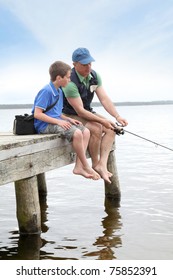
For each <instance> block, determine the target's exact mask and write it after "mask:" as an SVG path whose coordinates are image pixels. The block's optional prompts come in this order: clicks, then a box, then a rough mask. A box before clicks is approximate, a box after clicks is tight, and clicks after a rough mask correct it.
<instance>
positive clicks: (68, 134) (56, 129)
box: [40, 124, 85, 142]
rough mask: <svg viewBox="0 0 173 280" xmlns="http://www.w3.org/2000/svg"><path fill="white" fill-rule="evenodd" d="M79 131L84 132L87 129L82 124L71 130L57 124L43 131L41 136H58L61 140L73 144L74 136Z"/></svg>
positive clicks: (74, 126)
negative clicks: (63, 139)
mask: <svg viewBox="0 0 173 280" xmlns="http://www.w3.org/2000/svg"><path fill="white" fill-rule="evenodd" d="M77 129H80V130H81V131H84V129H85V127H84V126H83V125H82V124H79V125H72V126H71V127H70V128H69V129H64V128H63V127H61V126H59V125H56V124H48V125H47V127H46V129H45V130H43V131H41V132H40V134H58V135H59V136H60V137H61V138H65V139H67V140H68V141H69V142H71V141H72V139H73V134H74V132H75V131H76V130H77Z"/></svg>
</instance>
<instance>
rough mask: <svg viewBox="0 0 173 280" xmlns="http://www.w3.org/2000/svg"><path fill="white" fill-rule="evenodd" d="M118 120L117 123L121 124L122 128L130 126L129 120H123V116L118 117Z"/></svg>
mask: <svg viewBox="0 0 173 280" xmlns="http://www.w3.org/2000/svg"><path fill="white" fill-rule="evenodd" d="M116 120H117V122H118V123H120V124H121V125H122V126H126V125H128V122H127V120H126V119H124V118H122V117H121V116H118V117H117V118H116Z"/></svg>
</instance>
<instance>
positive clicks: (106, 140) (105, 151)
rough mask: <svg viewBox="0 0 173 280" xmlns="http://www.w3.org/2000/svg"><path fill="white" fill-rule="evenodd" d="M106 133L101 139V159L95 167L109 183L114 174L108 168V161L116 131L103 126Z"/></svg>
mask: <svg viewBox="0 0 173 280" xmlns="http://www.w3.org/2000/svg"><path fill="white" fill-rule="evenodd" d="M103 132H104V135H103V137H102V140H101V148H100V160H99V162H98V164H97V165H96V166H95V167H94V169H95V170H96V171H97V172H98V173H99V174H100V176H101V177H102V178H103V179H104V180H105V181H107V182H108V183H111V181H110V179H109V177H111V176H112V174H111V173H110V172H109V171H108V170H107V161H108V156H109V153H110V150H111V147H112V144H113V142H114V139H115V132H114V131H112V130H110V129H106V128H103Z"/></svg>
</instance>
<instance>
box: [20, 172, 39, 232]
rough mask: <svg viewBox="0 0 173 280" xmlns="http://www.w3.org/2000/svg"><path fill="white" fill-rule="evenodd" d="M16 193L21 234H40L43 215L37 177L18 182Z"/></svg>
mask: <svg viewBox="0 0 173 280" xmlns="http://www.w3.org/2000/svg"><path fill="white" fill-rule="evenodd" d="M15 192H16V208H17V209H16V212H17V219H18V224H19V232H20V234H21V235H22V234H23V235H24V234H40V232H41V214H40V204H39V196H38V185H37V177H36V176H33V177H30V178H26V179H23V180H19V181H16V182H15Z"/></svg>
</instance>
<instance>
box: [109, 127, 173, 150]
mask: <svg viewBox="0 0 173 280" xmlns="http://www.w3.org/2000/svg"><path fill="white" fill-rule="evenodd" d="M116 125H117V127H115V128H114V131H115V133H116V134H117V135H123V134H124V133H125V132H127V133H129V134H131V135H133V136H136V137H138V138H141V139H143V140H145V141H148V142H150V143H152V144H155V145H156V146H160V147H162V148H165V149H167V150H169V151H173V149H171V148H168V147H166V146H164V145H161V144H159V143H157V142H155V141H152V140H150V139H147V138H145V137H142V136H140V135H137V134H135V133H133V132H130V131H128V130H126V129H124V128H123V127H122V126H121V125H120V124H118V123H116ZM118 127H121V128H118Z"/></svg>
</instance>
